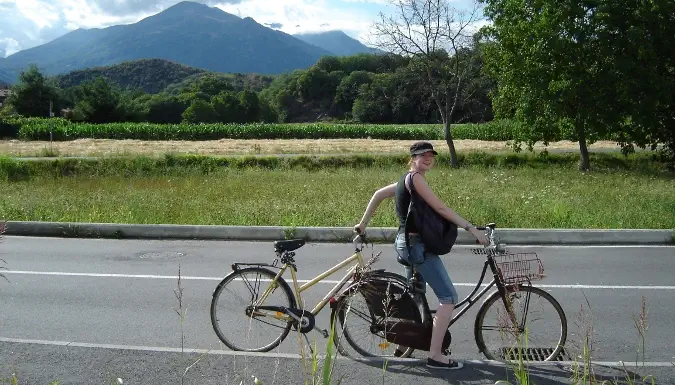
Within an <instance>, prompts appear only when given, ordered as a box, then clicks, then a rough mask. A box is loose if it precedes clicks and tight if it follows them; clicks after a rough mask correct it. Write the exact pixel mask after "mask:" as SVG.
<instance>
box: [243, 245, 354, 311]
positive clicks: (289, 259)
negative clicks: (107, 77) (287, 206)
mask: <svg viewBox="0 0 675 385" xmlns="http://www.w3.org/2000/svg"><path fill="white" fill-rule="evenodd" d="M356 239H358V237H357V238H356ZM356 239H355V240H354V243H356ZM364 242H365V241H364ZM362 250H363V248H359V247H358V246H357V247H355V252H354V254H352V255H351V256H350V257H348V258H346V259H344V260H343V261H341V262H340V263H338V264H337V265H335V266H333V267H331V268H330V269H328V270H326V271H324V272H323V273H321V274H319V275H317V276H316V277H314V278H313V279H312V280H310V281H309V282H307V283H305V284H303V285H302V286H300V285H299V283H298V279H297V275H296V273H297V267H296V266H295V261H294V260H293V257H294V255H295V253H293V252H283V253H277V257H278V258H280V259H281V261H282V263H283V265H281V267H278V266H276V265H269V264H260V263H257V264H246V263H235V264H234V265H233V269H235V270H236V269H237V268H238V265H244V266H268V267H274V268H278V269H279V272H278V273H277V274H276V275H275V277H274V278H273V279H272V280H271V281H270V284H269V286H268V287H267V288H266V289H265V291H264V292H263V294H262V296H261V297H260V299H259V300H258V301H256V302H257V304H256V308H258V309H260V310H271V309H265V308H266V307H265V306H261V304H262V303H264V301H265V300H266V299H267V297H268V296H269V295H270V294H271V293H272V291H273V290H274V289H275V288H276V286H277V282H278V281H279V280H283V277H282V276H283V274H284V273H285V272H286V270H288V269H290V271H291V280H292V282H293V292H294V294H295V300H296V302H297V303H296V306H297V308H298V309H302V310H304V301H303V299H302V293H303V292H305V291H306V290H308V289H309V288H311V287H312V286H314V285H316V284H317V283H319V282H321V281H322V280H323V279H324V278H326V277H329V276H331V275H333V274H335V273H337V272H338V271H340V270H341V269H343V268H344V267H345V266H349V265H350V264H353V263H354V262H356V263H355V264H354V266H352V267H351V268H350V269H349V270H347V273H346V274H345V275H344V276H343V277H342V279H341V280H340V281H339V282H338V283H337V284H335V286H333V288H332V289H331V290H330V291H328V293H327V294H326V295H325V296H324V297H323V298H322V299H321V301H319V303H317V304H316V305H315V306H314V308H313V309H312V310H311V311H310V313H311V314H312V315H313V316H316V315H317V314H318V313H319V312H320V311H321V310H323V308H324V307H326V305H327V304H328V303H329V302H330V301H331V299H332V298H333V297H334V296H335V295H336V294H337V293H338V292H339V291H340V289H341V288H342V287H343V286H344V285H345V284H346V283H347V281H349V279H350V278H352V277H353V273H354V272H355V271H356V269H358V268H363V267H365V266H366V264H365V263H364V261H363V256H362V255H361V251H362ZM274 308H276V306H274ZM256 315H259V316H270V317H273V318H276V319H279V320H282V321H285V322H291V321H292V317H290V316H288V315H286V314H283V313H282V312H279V311H275V313H274V314H272V313H262V312H260V311H256Z"/></svg>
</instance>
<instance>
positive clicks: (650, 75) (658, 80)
mask: <svg viewBox="0 0 675 385" xmlns="http://www.w3.org/2000/svg"><path fill="white" fill-rule="evenodd" d="M612 5H613V6H612V7H608V8H605V10H604V18H605V19H606V20H608V21H607V23H606V24H607V25H610V26H611V28H604V29H602V30H601V31H600V34H601V36H600V38H601V39H603V40H611V41H613V44H611V45H608V47H607V49H608V50H609V51H610V54H611V55H612V57H614V58H615V60H614V63H615V66H616V70H617V72H618V73H619V74H620V75H619V76H620V77H621V79H622V81H621V82H620V83H618V84H617V85H616V86H617V96H618V99H619V100H617V103H621V107H620V110H621V111H623V112H624V115H625V116H626V118H625V124H623V125H621V126H620V132H619V134H618V140H619V143H621V144H622V147H623V150H624V152H626V153H627V152H631V151H633V150H634V146H635V145H637V146H639V147H641V148H646V147H647V146H649V147H651V149H656V147H657V145H658V144H663V145H664V150H666V152H667V153H668V155H669V156H670V160H671V163H672V166H675V107H674V106H673V97H674V96H675V45H673V42H672V38H673V36H675V2H673V1H669V0H652V1H645V2H636V1H632V0H616V1H615V2H613V3H612Z"/></svg>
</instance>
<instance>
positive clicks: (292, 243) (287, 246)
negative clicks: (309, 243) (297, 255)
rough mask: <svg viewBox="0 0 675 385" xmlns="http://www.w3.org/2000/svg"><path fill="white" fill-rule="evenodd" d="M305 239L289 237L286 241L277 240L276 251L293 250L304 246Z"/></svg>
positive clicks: (275, 243)
mask: <svg viewBox="0 0 675 385" xmlns="http://www.w3.org/2000/svg"><path fill="white" fill-rule="evenodd" d="M304 244H305V240H304V239H289V240H286V241H276V242H274V251H276V252H278V253H282V252H284V251H293V250H297V249H299V248H301V247H302V246H304Z"/></svg>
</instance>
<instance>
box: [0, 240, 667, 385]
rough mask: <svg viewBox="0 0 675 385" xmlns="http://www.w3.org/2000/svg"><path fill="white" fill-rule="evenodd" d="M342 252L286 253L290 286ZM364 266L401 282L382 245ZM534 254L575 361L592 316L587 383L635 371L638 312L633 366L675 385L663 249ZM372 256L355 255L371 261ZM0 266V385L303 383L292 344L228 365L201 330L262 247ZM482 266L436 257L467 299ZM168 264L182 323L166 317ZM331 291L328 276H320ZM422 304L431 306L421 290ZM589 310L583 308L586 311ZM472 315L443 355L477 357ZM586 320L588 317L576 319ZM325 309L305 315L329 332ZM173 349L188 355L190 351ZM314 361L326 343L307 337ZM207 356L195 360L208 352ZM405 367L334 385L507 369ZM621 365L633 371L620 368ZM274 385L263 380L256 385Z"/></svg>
mask: <svg viewBox="0 0 675 385" xmlns="http://www.w3.org/2000/svg"><path fill="white" fill-rule="evenodd" d="M352 251H353V248H352V245H351V244H308V245H306V246H304V247H303V248H301V249H300V250H298V251H297V256H296V261H297V263H298V268H299V272H298V275H299V277H298V278H299V279H302V280H307V279H311V278H313V277H314V276H316V275H318V274H319V273H321V272H323V271H325V270H327V269H328V268H329V267H331V266H333V265H335V264H337V263H338V262H339V261H340V260H341V259H342V258H344V257H346V256H348V255H350V254H351V252H352ZM374 251H375V252H379V251H382V252H383V254H382V256H381V257H380V261H379V262H378V263H377V264H376V267H377V268H385V269H387V270H392V271H399V272H400V271H401V269H400V266H399V265H398V264H397V263H396V261H395V257H394V255H395V254H394V252H393V249H392V248H391V246H389V245H375V246H374ZM512 251H518V252H523V251H526V252H536V253H537V254H538V256H539V257H540V258H541V260H542V261H543V263H544V267H545V269H546V273H547V274H548V276H547V278H546V279H545V280H544V281H542V282H538V283H537V284H538V285H539V286H542V287H544V288H545V289H546V290H548V291H549V292H550V293H551V294H552V295H553V296H554V297H555V298H556V299H557V300H558V301H559V302H560V303H561V305H562V306H563V308H564V310H565V312H566V314H567V319H568V323H569V336H568V347H567V348H568V351H569V353H570V357H572V358H574V356H575V353H576V352H578V348H577V347H578V346H579V344H578V342H579V341H580V340H581V338H582V336H581V335H580V334H581V333H580V330H581V328H580V326H581V325H580V324H582V322H581V309H582V307H583V310H584V312H585V314H587V315H588V314H592V326H593V336H592V337H593V359H594V361H596V362H605V363H607V364H608V365H610V367H604V366H603V367H601V366H597V367H596V370H597V373H598V376H600V377H602V376H609V377H613V376H619V377H620V376H621V375H622V372H620V371H619V370H618V369H617V368H613V367H612V366H616V362H618V361H624V362H626V363H630V362H633V363H634V362H635V359H636V353H637V351H638V347H639V341H640V340H639V338H638V337H639V334H638V332H637V329H636V328H635V323H634V319H635V318H634V317H637V316H639V314H640V308H641V303H642V298H643V297H644V299H645V301H646V309H647V325H648V329H647V334H646V348H645V353H646V354H645V357H646V358H645V361H646V363H647V364H646V365H647V366H646V368H645V369H640V370H644V371H646V372H640V373H643V374H653V375H655V376H657V383H675V365H673V364H670V363H671V362H675V331H674V330H675V295H674V294H675V276H674V274H673V272H674V271H675V247H665V246H664V247H517V248H515V247H514V248H512ZM370 252H371V249H367V250H366V255H370ZM0 258H2V259H4V261H5V262H6V265H5V266H6V267H7V268H8V269H9V270H7V271H4V273H5V275H6V277H7V278H8V279H9V282H7V281H4V280H0V309H1V312H0V383H2V380H3V379H7V378H9V377H10V376H11V375H12V373H17V375H18V376H19V378H20V379H23V381H22V382H20V383H21V384H24V383H41V384H46V383H48V382H49V381H52V380H56V379H58V380H61V381H62V382H61V383H64V384H65V383H69V384H70V383H77V384H80V383H82V384H89V383H110V381H116V379H117V378H122V379H124V383H125V384H129V383H180V378H181V376H183V374H184V371H185V368H187V367H188V366H189V365H190V364H191V363H193V362H195V361H196V360H197V359H199V362H198V363H197V364H195V365H194V366H192V367H190V370H189V371H188V373H187V374H186V375H184V380H185V383H195V384H197V383H199V384H202V383H204V384H205V383H232V384H234V383H236V384H239V382H240V380H241V378H244V379H245V380H246V381H249V379H250V374H252V373H255V374H256V375H258V376H259V377H261V378H264V379H267V381H264V383H266V384H267V383H292V384H295V383H302V378H303V376H302V372H301V367H300V364H299V361H298V359H297V353H298V352H299V343H298V339H297V337H296V336H295V335H294V334H291V335H289V338H287V339H286V341H284V342H283V343H282V344H281V345H280V347H279V348H278V349H275V350H274V352H272V353H267V354H252V355H251V354H246V355H239V354H235V353H233V352H231V351H229V349H227V348H226V347H225V346H224V345H223V344H222V343H220V341H219V340H218V338H217V337H216V335H215V333H214V331H213V329H212V327H211V323H210V318H209V306H210V300H211V294H212V291H213V289H214V288H215V287H216V285H217V283H218V281H219V280H220V279H221V278H222V277H223V276H224V275H225V274H227V273H228V272H229V271H230V265H231V263H232V262H234V261H238V262H265V263H271V262H272V260H273V258H274V254H273V252H272V245H271V243H269V242H222V241H156V240H151V241H145V240H96V239H86V240H79V239H57V238H30V237H25V238H24V237H6V238H5V239H4V241H3V243H2V244H0ZM482 258H483V257H481V256H476V255H473V254H471V253H470V252H469V249H468V248H467V247H459V246H458V247H457V248H456V249H455V250H454V251H453V253H451V255H449V256H445V257H444V261H445V263H446V266H447V267H448V268H449V270H450V271H451V277H452V279H453V281H454V282H455V284H456V285H457V289H458V292H459V295H460V297H464V296H466V295H467V294H469V293H470V291H471V290H472V287H473V285H475V283H476V280H477V279H478V276H479V273H480V269H481V267H482V262H483V259H482ZM179 266H180V273H181V278H182V281H181V287H182V289H183V292H182V304H183V314H184V318H183V322H181V319H180V317H179V315H178V312H177V310H179V306H178V300H177V298H176V294H175V293H176V290H177V289H178V280H177V276H178V269H179ZM328 279H329V280H331V281H333V282H334V280H337V279H339V277H337V276H336V277H329V278H328ZM329 288H330V285H329V284H325V283H322V284H318V285H316V286H315V287H312V288H311V289H310V290H309V291H308V292H307V295H306V296H305V297H304V298H305V300H306V301H307V302H308V303H309V304H311V305H313V304H315V303H317V302H318V301H319V300H320V299H321V298H322V296H323V295H324V294H325V293H326V292H327V291H328V289H329ZM429 299H430V302H431V304H432V306H435V305H436V304H437V302H436V298H435V296H434V295H433V293H431V291H429ZM587 301H588V304H590V309H588V304H587ZM477 309H478V306H476V307H475V309H471V310H470V311H468V312H467V313H466V314H465V315H464V317H462V319H460V320H459V321H458V323H457V324H456V325H454V326H453V327H452V329H451V332H452V333H453V345H452V349H453V354H454V356H455V357H456V358H458V359H465V360H480V359H482V358H483V357H482V356H481V355H480V354H479V353H478V352H477V350H476V346H475V342H474V339H473V321H474V316H475V312H476V310H477ZM589 310H590V312H591V313H588V311H589ZM328 311H329V309H328V308H326V309H324V310H323V312H322V314H320V315H319V316H318V317H317V323H318V325H319V326H320V327H322V328H327V327H328ZM182 335H183V336H184V349H185V350H186V351H188V350H190V349H197V350H196V351H195V352H194V353H193V354H191V355H190V354H182V353H181V336H182ZM308 336H309V338H310V341H312V343H313V342H314V340H315V339H316V344H317V347H318V351H319V353H320V354H323V352H325V346H326V341H325V340H324V339H323V337H321V336H320V335H319V334H317V333H311V334H309V335H308ZM207 352H208V353H207ZM416 357H417V358H416V359H413V360H407V361H402V362H390V363H389V364H388V371H387V372H386V373H384V374H383V371H382V366H381V365H382V364H381V363H378V362H358V361H357V362H355V361H353V360H350V359H347V358H341V359H339V360H338V363H337V366H336V369H335V370H336V373H337V374H338V376H344V377H345V378H344V380H343V382H342V383H365V382H372V381H379V382H381V381H382V378H383V376H384V377H385V379H386V383H387V384H395V383H402V384H405V383H410V382H412V381H413V380H414V381H415V382H416V383H422V384H426V383H438V380H439V379H442V380H443V382H452V383H494V382H495V381H496V380H498V379H505V378H506V369H505V368H503V367H500V366H494V365H487V364H485V363H479V362H478V361H475V362H474V361H469V362H468V365H467V368H466V369H465V370H463V371H460V372H450V373H435V372H434V371H430V370H427V369H426V368H425V367H424V366H422V365H421V363H422V361H421V359H422V358H423V357H424V353H423V352H417V355H416ZM633 365H634V364H633ZM536 370H537V371H539V372H537V373H536V375H537V378H538V379H539V381H538V383H540V384H541V383H568V382H569V373H566V372H565V371H564V370H561V369H560V368H559V367H558V366H550V365H545V366H542V367H538V368H537V369H536ZM270 378H273V379H274V380H273V381H269V379H270Z"/></svg>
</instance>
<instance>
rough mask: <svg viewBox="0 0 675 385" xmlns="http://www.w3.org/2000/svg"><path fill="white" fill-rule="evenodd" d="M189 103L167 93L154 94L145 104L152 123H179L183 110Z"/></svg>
mask: <svg viewBox="0 0 675 385" xmlns="http://www.w3.org/2000/svg"><path fill="white" fill-rule="evenodd" d="M189 104H190V103H187V102H186V101H185V100H180V99H179V97H178V96H175V95H169V94H165V93H162V94H157V95H152V97H151V98H150V100H148V101H147V102H146V104H145V105H146V109H147V120H148V121H149V122H152V123H173V124H178V123H180V122H181V120H182V119H183V117H182V115H183V112H184V111H185V109H186V108H187V107H188V106H189Z"/></svg>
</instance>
